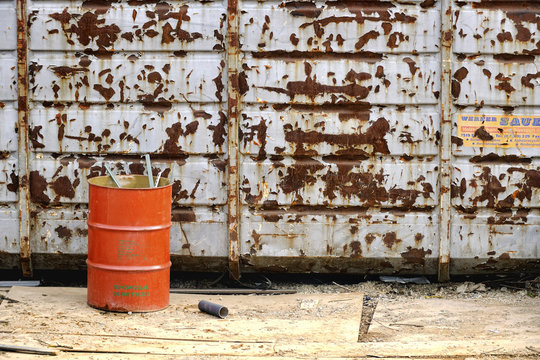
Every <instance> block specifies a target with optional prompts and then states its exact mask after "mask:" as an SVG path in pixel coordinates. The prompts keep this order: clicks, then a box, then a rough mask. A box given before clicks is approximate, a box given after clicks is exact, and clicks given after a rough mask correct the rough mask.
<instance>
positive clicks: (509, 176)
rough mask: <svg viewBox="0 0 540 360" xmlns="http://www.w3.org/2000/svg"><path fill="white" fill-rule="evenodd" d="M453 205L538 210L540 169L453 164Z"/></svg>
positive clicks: (507, 165) (534, 166)
mask: <svg viewBox="0 0 540 360" xmlns="http://www.w3.org/2000/svg"><path fill="white" fill-rule="evenodd" d="M452 172H453V176H452V183H453V184H454V186H455V190H454V194H453V196H454V198H453V203H454V205H456V206H463V207H466V208H471V207H473V208H476V207H488V208H529V207H540V165H539V164H538V163H537V162H533V163H532V164H496V163H495V164H494V163H491V164H470V163H465V162H455V163H454V168H453V171H452Z"/></svg>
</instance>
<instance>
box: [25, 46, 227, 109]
mask: <svg viewBox="0 0 540 360" xmlns="http://www.w3.org/2000/svg"><path fill="white" fill-rule="evenodd" d="M88 61H90V63H88ZM224 66H225V63H224V62H223V56H222V55H221V54H219V53H207V54H197V55H193V54H188V55H185V56H182V57H176V56H173V55H172V54H171V55H167V54H162V55H156V54H152V55H140V56H137V55H134V54H114V55H111V58H110V59H98V58H95V57H93V56H92V57H88V56H83V55H80V57H79V58H78V59H77V58H75V57H67V58H66V57H64V56H53V55H49V54H39V55H34V57H32V58H31V59H30V69H31V71H30V83H31V97H32V100H34V101H64V102H65V101H68V102H70V101H76V102H82V103H87V102H122V103H123V102H136V101H141V102H146V103H163V104H165V105H166V106H167V105H169V106H170V103H173V102H188V101H189V102H217V101H221V100H223V97H224V95H225V94H224V92H223V84H224V75H223V68H224Z"/></svg>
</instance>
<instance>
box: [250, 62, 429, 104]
mask: <svg viewBox="0 0 540 360" xmlns="http://www.w3.org/2000/svg"><path fill="white" fill-rule="evenodd" d="M243 69H244V71H243V72H242V73H241V75H240V76H242V74H243V76H245V79H246V80H245V81H246V89H245V90H246V91H245V95H244V100H245V101H246V102H253V103H294V104H309V103H314V102H315V103H331V104H337V103H349V102H352V103H354V102H369V103H371V104H411V105H418V104H437V103H438V96H439V91H440V77H439V76H438V74H439V59H438V57H437V56H414V55H410V56H407V55H399V56H398V55H386V56H384V57H383V58H382V59H378V58H375V59H374V60H373V61H369V60H368V61H358V60H349V59H340V60H312V59H305V60H297V61H288V60H286V59H285V60H281V59H256V58H251V57H246V59H245V61H244V65H243Z"/></svg>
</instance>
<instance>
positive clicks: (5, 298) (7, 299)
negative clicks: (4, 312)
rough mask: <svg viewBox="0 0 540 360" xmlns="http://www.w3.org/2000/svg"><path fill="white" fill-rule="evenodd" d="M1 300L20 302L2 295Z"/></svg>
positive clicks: (0, 295)
mask: <svg viewBox="0 0 540 360" xmlns="http://www.w3.org/2000/svg"><path fill="white" fill-rule="evenodd" d="M0 300H6V301H7V302H9V303H18V302H19V300H15V299H12V298H10V297H7V296H6V295H2V294H0Z"/></svg>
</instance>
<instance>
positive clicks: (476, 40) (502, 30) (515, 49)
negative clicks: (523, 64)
mask: <svg viewBox="0 0 540 360" xmlns="http://www.w3.org/2000/svg"><path fill="white" fill-rule="evenodd" d="M506 4H508V5H509V6H506V7H503V6H501V5H503V4H502V3H501V5H500V6H501V8H499V9H497V8H496V7H497V6H496V5H495V4H494V6H493V8H491V9H488V8H486V9H482V10H480V11H479V10H473V9H471V8H470V7H466V8H463V9H458V10H456V11H455V15H454V17H455V27H456V30H455V31H456V34H455V36H454V51H455V52H456V53H466V54H476V53H482V54H517V53H523V54H533V53H534V52H537V51H538V49H539V41H540V29H538V26H537V24H535V22H537V21H539V19H540V16H539V15H538V13H536V14H535V13H534V12H533V11H530V10H529V11H526V10H525V9H523V8H522V6H523V5H522V4H520V3H518V4H512V3H511V2H509V3H506ZM531 10H532V9H531Z"/></svg>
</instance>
